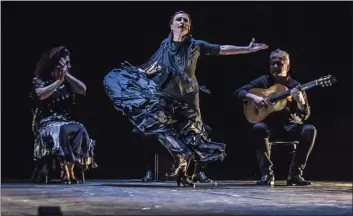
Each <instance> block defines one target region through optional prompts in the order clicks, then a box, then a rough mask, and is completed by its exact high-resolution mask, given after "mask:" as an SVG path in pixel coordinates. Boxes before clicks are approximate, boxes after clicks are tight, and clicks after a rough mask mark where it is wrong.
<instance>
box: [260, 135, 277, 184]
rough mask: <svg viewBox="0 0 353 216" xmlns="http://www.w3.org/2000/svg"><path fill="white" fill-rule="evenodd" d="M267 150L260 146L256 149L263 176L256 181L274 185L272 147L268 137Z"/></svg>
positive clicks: (266, 141) (266, 140)
mask: <svg viewBox="0 0 353 216" xmlns="http://www.w3.org/2000/svg"><path fill="white" fill-rule="evenodd" d="M265 147H266V148H265V150H264V149H262V148H258V149H257V150H256V156H257V161H258V163H259V168H260V172H261V178H260V180H258V181H257V182H256V184H257V185H274V184H275V176H274V174H273V170H272V166H273V165H272V161H271V159H270V158H271V147H270V145H269V141H268V138H266V139H265Z"/></svg>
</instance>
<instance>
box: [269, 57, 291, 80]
mask: <svg viewBox="0 0 353 216" xmlns="http://www.w3.org/2000/svg"><path fill="white" fill-rule="evenodd" d="M288 71H289V64H288V63H287V62H286V61H285V60H284V59H283V58H280V57H273V58H271V60H270V72H271V75H272V76H274V77H275V78H276V77H286V76H287V74H288Z"/></svg>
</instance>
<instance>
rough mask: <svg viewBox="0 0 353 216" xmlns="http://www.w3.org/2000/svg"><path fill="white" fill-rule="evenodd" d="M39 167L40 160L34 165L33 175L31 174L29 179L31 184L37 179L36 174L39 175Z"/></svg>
mask: <svg viewBox="0 0 353 216" xmlns="http://www.w3.org/2000/svg"><path fill="white" fill-rule="evenodd" d="M40 165H41V160H37V161H36V163H35V167H34V170H33V173H32V178H31V181H32V182H34V181H35V180H36V179H37V177H38V174H39V171H40Z"/></svg>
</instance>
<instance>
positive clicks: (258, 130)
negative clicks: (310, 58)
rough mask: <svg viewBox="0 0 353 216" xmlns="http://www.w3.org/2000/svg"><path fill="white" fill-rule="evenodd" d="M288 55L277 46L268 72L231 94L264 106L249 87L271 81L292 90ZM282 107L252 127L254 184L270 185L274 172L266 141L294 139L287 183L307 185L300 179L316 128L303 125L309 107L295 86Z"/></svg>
mask: <svg viewBox="0 0 353 216" xmlns="http://www.w3.org/2000/svg"><path fill="white" fill-rule="evenodd" d="M289 68H290V66H289V54H288V53H287V52H285V51H283V50H280V49H277V50H274V51H272V52H271V54H270V74H268V75H267V74H266V75H262V76H260V77H258V78H257V79H255V80H253V81H251V82H250V83H249V84H246V85H244V86H243V87H241V88H240V89H238V90H236V91H235V93H234V94H235V96H236V97H237V98H238V99H240V100H241V101H242V102H246V101H248V102H253V103H254V104H255V106H256V107H258V108H261V107H266V106H267V105H268V104H267V102H266V101H265V100H264V98H262V97H259V96H257V95H254V94H251V93H249V90H250V89H252V88H263V89H267V88H269V87H271V86H272V85H274V84H277V83H278V84H282V85H284V86H286V87H287V88H288V89H292V88H294V87H296V86H298V85H300V83H299V82H297V81H296V80H294V79H292V78H291V77H290V75H289ZM287 100H288V103H287V106H286V108H284V109H283V110H281V111H277V112H274V113H271V114H269V115H268V116H267V117H266V118H265V119H264V120H263V121H262V122H258V123H256V124H255V125H254V126H253V132H254V137H255V142H256V155H257V160H258V164H259V167H260V172H261V178H260V180H259V181H257V183H256V184H258V185H272V184H274V173H273V170H272V162H271V160H270V155H271V150H270V145H269V140H272V139H274V140H276V139H281V140H298V141H299V144H298V147H297V150H296V153H295V155H294V156H293V159H292V163H291V165H290V168H289V173H288V177H287V185H298V186H303V185H311V184H312V183H311V182H310V181H307V180H305V179H304V178H303V171H304V168H305V165H306V162H307V160H308V157H309V155H310V152H311V150H312V148H313V146H314V143H315V138H316V129H315V127H314V126H313V125H309V124H304V121H305V120H307V119H308V117H309V115H310V106H309V104H308V99H307V97H306V94H305V92H301V91H299V90H297V89H293V90H292V91H291V95H290V96H289V97H288V98H287Z"/></svg>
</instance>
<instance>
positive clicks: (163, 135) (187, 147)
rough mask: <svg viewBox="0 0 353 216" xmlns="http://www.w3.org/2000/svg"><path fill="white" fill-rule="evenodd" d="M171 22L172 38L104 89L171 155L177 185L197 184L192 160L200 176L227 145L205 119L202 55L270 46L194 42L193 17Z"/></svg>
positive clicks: (178, 16) (115, 73)
mask: <svg viewBox="0 0 353 216" xmlns="http://www.w3.org/2000/svg"><path fill="white" fill-rule="evenodd" d="M169 24H170V30H171V32H170V34H169V36H168V37H167V38H166V39H164V40H163V41H162V43H161V45H160V48H159V49H158V50H157V51H156V52H155V53H154V55H153V56H152V57H151V58H150V59H149V61H148V62H146V63H145V64H143V65H141V66H139V67H137V66H132V65H130V64H129V63H127V62H125V63H124V64H123V65H122V67H121V68H119V69H114V70H112V71H111V72H109V73H108V74H107V75H106V76H105V78H104V87H105V90H106V93H107V95H108V96H109V97H110V99H111V100H112V102H113V104H114V107H115V108H116V109H117V110H118V111H120V112H122V113H123V114H124V115H126V116H127V117H128V119H129V120H130V121H131V123H132V124H133V125H134V127H135V130H137V131H139V132H140V133H141V134H143V135H144V136H150V137H153V138H155V139H158V140H159V142H160V143H161V144H162V145H163V146H164V147H165V148H166V149H167V150H168V151H169V153H170V154H171V155H172V157H173V158H174V160H175V170H174V175H175V177H176V181H177V185H178V186H180V185H183V186H193V183H192V181H191V180H190V179H188V177H187V169H188V165H189V163H190V161H191V160H194V161H195V164H196V165H195V168H197V169H195V171H196V172H201V171H203V170H202V169H199V168H202V167H204V165H206V164H208V163H210V162H214V161H217V160H221V161H222V160H223V159H224V157H225V147H226V145H225V144H224V143H217V142H213V141H211V140H210V139H208V134H207V130H206V128H205V126H204V124H203V122H202V119H201V112H200V107H199V90H200V87H199V85H198V82H197V79H196V75H195V71H196V65H197V60H198V58H199V56H200V55H235V54H246V53H251V52H255V51H258V50H262V49H266V48H267V45H265V44H258V43H254V39H253V41H252V42H251V43H250V44H249V46H246V47H239V46H232V45H223V46H221V45H217V44H211V43H208V42H206V41H203V40H196V39H194V38H193V37H192V36H191V34H190V28H191V17H190V15H189V14H187V13H185V12H183V11H178V12H176V13H175V14H174V15H173V16H172V17H171V20H170V23H169ZM201 90H202V88H201ZM196 174H197V173H194V176H196ZM206 178H207V177H206Z"/></svg>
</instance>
